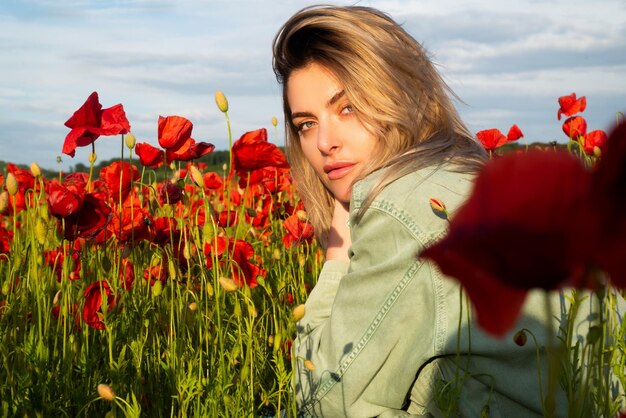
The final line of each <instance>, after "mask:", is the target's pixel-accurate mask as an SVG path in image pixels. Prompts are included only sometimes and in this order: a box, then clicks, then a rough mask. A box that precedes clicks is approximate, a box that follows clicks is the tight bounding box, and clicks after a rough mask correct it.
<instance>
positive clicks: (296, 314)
mask: <svg viewBox="0 0 626 418" xmlns="http://www.w3.org/2000/svg"><path fill="white" fill-rule="evenodd" d="M302 318H304V304H300V305H298V306H296V307H295V308H293V311H291V319H292V320H293V322H298V321H299V320H301V319H302Z"/></svg>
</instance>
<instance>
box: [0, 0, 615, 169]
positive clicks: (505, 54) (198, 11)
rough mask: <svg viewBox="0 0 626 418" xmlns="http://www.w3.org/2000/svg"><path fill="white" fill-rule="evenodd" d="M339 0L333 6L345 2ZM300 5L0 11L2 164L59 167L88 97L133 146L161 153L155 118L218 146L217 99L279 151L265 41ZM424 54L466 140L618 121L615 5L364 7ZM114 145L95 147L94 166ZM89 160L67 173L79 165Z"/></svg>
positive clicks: (48, 4) (526, 2) (95, 2)
mask: <svg viewBox="0 0 626 418" xmlns="http://www.w3.org/2000/svg"><path fill="white" fill-rule="evenodd" d="M354 3H355V2H354V1H351V2H347V1H336V2H334V4H343V5H345V4H354ZM311 4H314V3H313V2H310V1H300V0H291V1H287V0H269V1H260V0H2V2H1V3H0V48H1V51H2V53H1V54H0V160H5V161H12V162H15V163H25V164H28V163H30V162H32V161H36V162H37V163H39V164H40V165H41V166H43V167H49V168H56V166H57V164H56V158H57V156H59V155H61V147H62V144H63V140H64V138H65V135H66V134H67V132H68V129H67V128H66V127H65V126H64V125H63V124H64V122H65V121H66V120H67V119H68V118H69V117H70V116H71V115H72V113H73V112H74V111H75V110H76V109H77V108H78V107H79V106H81V105H82V103H83V102H84V101H85V100H86V98H87V96H88V95H89V94H90V93H91V92H92V91H97V92H98V93H99V95H100V102H101V103H102V104H103V106H104V107H109V106H112V105H114V104H117V103H122V104H123V105H124V109H125V110H126V114H127V116H128V119H129V121H130V123H131V127H132V131H133V133H134V134H135V135H136V137H137V139H138V141H142V142H143V141H146V142H149V143H151V144H153V145H156V144H157V138H156V135H157V120H158V117H159V115H163V116H167V115H180V116H184V117H187V118H188V119H190V120H191V121H192V122H193V124H194V130H193V137H194V138H195V139H196V140H197V141H205V142H210V143H213V144H214V145H215V146H216V148H217V149H226V148H227V146H228V137H227V128H226V124H225V120H224V117H223V115H222V114H221V113H220V112H219V110H218V109H217V107H216V106H215V102H214V99H213V94H214V92H215V90H217V89H220V90H222V91H223V92H224V93H225V94H226V96H227V97H228V99H229V102H230V112H229V115H230V119H231V123H232V128H233V136H234V139H237V138H238V137H239V136H240V135H242V134H243V133H244V132H247V131H250V130H254V129H257V128H262V127H265V128H267V129H268V130H269V132H270V138H271V140H273V141H276V142H277V143H279V144H282V143H283V134H282V130H280V129H279V132H278V134H276V132H275V130H274V128H273V127H272V125H271V118H272V117H273V116H276V117H278V118H279V121H280V123H282V115H281V103H280V97H281V94H280V87H279V86H278V84H277V82H276V80H275V78H274V74H273V72H272V69H271V42H272V39H273V37H274V35H275V33H276V31H277V30H278V28H279V27H280V25H281V24H282V23H283V22H284V21H285V20H286V19H287V18H288V17H289V16H290V15H291V14H293V13H294V12H295V11H297V10H299V9H300V8H302V7H304V6H307V5H311ZM358 4H360V5H365V6H372V7H376V8H379V9H381V10H383V11H385V12H387V13H388V14H390V15H391V16H392V17H393V18H394V19H395V20H396V21H398V22H399V23H401V24H403V25H404V27H405V28H406V29H407V30H408V31H409V33H411V34H412V35H413V36H414V37H415V38H416V39H417V40H419V41H420V42H422V43H423V44H424V46H425V47H426V48H427V49H428V51H429V52H430V54H431V56H432V57H433V60H434V61H435V63H436V64H437V65H438V68H439V69H440V71H441V72H442V74H443V76H444V78H445V79H446V81H447V82H448V84H449V85H450V86H451V87H452V88H453V90H454V91H455V92H456V93H457V94H458V96H459V97H460V99H461V100H462V102H459V103H458V107H459V111H460V113H461V115H462V116H463V118H464V119H465V121H466V122H467V124H468V126H469V128H470V129H471V130H472V132H476V131H478V130H481V129H488V128H498V129H500V130H502V131H504V132H506V130H508V128H509V127H510V126H511V124H513V123H516V124H517V125H518V126H519V127H520V128H521V129H522V131H523V132H524V134H525V135H526V137H525V138H524V139H523V140H522V143H530V142H535V141H541V142H547V141H550V140H558V141H564V140H565V136H564V134H563V133H562V131H561V123H560V122H559V121H558V120H557V119H556V112H557V109H558V103H557V98H558V97H559V96H561V95H565V94H569V93H571V92H576V93H577V94H579V95H585V96H587V110H586V111H585V113H584V116H585V117H586V118H587V121H588V124H589V129H590V130H592V129H609V128H610V126H611V124H612V123H613V121H614V120H615V117H616V114H617V113H618V112H620V111H621V112H624V111H626V77H625V75H626V3H625V2H624V1H623V0H595V1H594V2H590V1H588V0H569V1H564V0H549V1H543V0H519V1H516V2H514V3H513V2H503V1H496V0H473V1H446V0H419V1H411V0H406V1H402V0H395V1H394V0H363V1H360V2H358ZM120 139H121V138H120V137H102V138H100V139H98V140H97V141H96V152H97V154H98V156H99V158H100V159H107V158H113V157H115V156H117V155H119V152H120V146H121V145H120V144H121V143H120ZM89 152H90V149H89V148H88V147H87V148H79V149H78V150H77V153H76V157H75V158H74V159H72V158H70V157H69V156H62V158H63V167H64V169H65V170H67V169H68V168H70V167H71V166H73V165H74V164H76V163H77V162H82V163H84V164H87V155H88V153H89Z"/></svg>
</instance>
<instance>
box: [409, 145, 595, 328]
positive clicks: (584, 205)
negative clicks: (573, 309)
mask: <svg viewBox="0 0 626 418" xmlns="http://www.w3.org/2000/svg"><path fill="white" fill-rule="evenodd" d="M590 191H591V174H590V172H589V171H587V170H586V169H585V167H584V166H583V165H582V164H581V162H580V160H579V159H577V158H575V157H574V156H572V155H571V154H569V153H567V152H555V153H545V152H541V151H529V152H528V153H526V154H509V155H505V156H504V157H502V158H500V159H497V160H493V161H492V162H491V164H487V165H486V166H485V167H484V168H483V170H482V171H481V173H480V174H479V176H478V178H477V179H476V183H475V188H474V190H473V193H472V195H471V196H470V198H469V199H468V201H467V202H466V204H465V205H464V206H463V207H462V208H460V209H459V210H458V213H457V214H456V216H453V218H452V220H451V223H450V230H449V234H448V235H447V237H445V238H444V239H443V240H441V241H440V242H438V243H436V244H435V245H433V246H431V247H430V248H427V249H426V250H425V251H423V252H422V254H421V256H422V257H425V258H428V259H431V260H433V261H435V262H436V263H437V265H438V266H439V268H440V269H441V271H442V272H443V273H444V274H447V275H450V276H453V277H455V278H457V279H458V280H459V281H460V282H461V284H462V285H463V287H464V288H465V289H466V291H467V294H468V295H469V297H470V299H471V300H472V302H473V305H474V307H475V309H476V314H477V315H476V316H477V320H478V323H479V324H480V325H481V327H483V328H484V329H485V330H486V331H488V332H490V333H492V334H494V335H499V336H502V335H504V334H505V333H506V332H507V331H508V330H509V329H510V328H511V327H512V326H513V325H514V324H515V321H516V319H517V317H518V315H519V312H520V309H521V307H522V304H523V302H524V300H525V298H526V293H527V291H528V289H531V288H541V289H556V288H559V287H561V286H563V285H566V284H567V285H574V286H582V285H584V284H585V283H583V280H584V279H585V272H586V268H587V266H588V264H589V254H588V248H587V245H589V244H588V243H590V242H592V239H593V238H592V237H593V229H594V228H593V223H591V222H587V221H588V220H589V218H590V216H591V215H592V212H591V210H590V200H589V196H590ZM583 243H584V245H583Z"/></svg>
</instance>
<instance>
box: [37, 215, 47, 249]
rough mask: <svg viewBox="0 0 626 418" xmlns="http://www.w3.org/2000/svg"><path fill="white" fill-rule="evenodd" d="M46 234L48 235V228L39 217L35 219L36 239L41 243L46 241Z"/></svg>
mask: <svg viewBox="0 0 626 418" xmlns="http://www.w3.org/2000/svg"><path fill="white" fill-rule="evenodd" d="M46 235H48V230H47V228H46V224H45V222H44V221H43V220H41V219H37V222H36V223H35V238H37V241H38V242H39V243H40V244H41V245H44V244H45V243H46Z"/></svg>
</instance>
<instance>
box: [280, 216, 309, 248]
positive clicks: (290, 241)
mask: <svg viewBox="0 0 626 418" xmlns="http://www.w3.org/2000/svg"><path fill="white" fill-rule="evenodd" d="M283 227H284V228H285V229H286V230H287V234H285V235H284V236H283V244H284V245H285V247H287V248H291V247H292V246H294V245H299V244H303V243H310V242H311V241H312V240H313V226H312V225H311V224H310V223H309V222H307V221H306V220H302V219H300V218H299V217H298V215H297V214H293V215H291V216H289V217H288V218H287V219H285V221H284V222H283Z"/></svg>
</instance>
